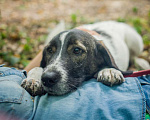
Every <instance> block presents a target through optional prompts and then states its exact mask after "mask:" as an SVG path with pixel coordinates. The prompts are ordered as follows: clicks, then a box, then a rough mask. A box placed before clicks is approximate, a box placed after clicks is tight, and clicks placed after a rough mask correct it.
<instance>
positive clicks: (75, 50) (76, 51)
mask: <svg viewBox="0 0 150 120" xmlns="http://www.w3.org/2000/svg"><path fill="white" fill-rule="evenodd" d="M82 52H83V50H82V49H80V48H78V47H76V48H74V50H73V53H74V54H81V53H82Z"/></svg>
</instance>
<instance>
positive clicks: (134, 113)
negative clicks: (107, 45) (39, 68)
mask: <svg viewBox="0 0 150 120" xmlns="http://www.w3.org/2000/svg"><path fill="white" fill-rule="evenodd" d="M0 73H2V74H0V75H1V77H0V113H1V111H2V112H5V113H7V117H8V116H11V117H12V116H16V117H17V118H20V119H29V120H135V119H136V120H141V119H143V120H144V118H145V112H146V99H145V95H144V92H143V90H144V89H142V87H141V85H140V82H139V81H138V79H137V78H126V82H124V83H123V84H121V85H116V86H113V87H109V86H106V85H104V84H102V83H100V82H97V81H96V80H95V79H91V80H89V81H86V82H84V83H83V85H82V86H81V87H79V88H78V90H76V91H74V92H72V93H69V94H66V95H64V96H50V95H48V94H45V95H43V96H36V97H35V98H34V102H33V100H32V99H31V96H30V95H29V94H28V93H27V92H26V91H25V90H24V89H23V88H21V87H20V83H21V81H22V79H23V78H25V75H24V73H23V72H22V71H18V70H16V69H14V68H6V67H0ZM148 94H149V93H148Z"/></svg>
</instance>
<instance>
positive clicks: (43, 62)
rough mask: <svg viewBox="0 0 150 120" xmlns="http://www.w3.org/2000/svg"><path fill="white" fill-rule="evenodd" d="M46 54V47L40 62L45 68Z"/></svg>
mask: <svg viewBox="0 0 150 120" xmlns="http://www.w3.org/2000/svg"><path fill="white" fill-rule="evenodd" d="M45 56H46V52H45V49H44V50H43V55H42V60H41V64H40V67H42V68H45V66H46V60H45Z"/></svg>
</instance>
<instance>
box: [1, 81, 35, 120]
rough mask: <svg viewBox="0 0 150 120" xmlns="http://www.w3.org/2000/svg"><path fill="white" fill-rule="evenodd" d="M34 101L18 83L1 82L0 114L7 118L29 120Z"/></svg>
mask: <svg viewBox="0 0 150 120" xmlns="http://www.w3.org/2000/svg"><path fill="white" fill-rule="evenodd" d="M33 105H34V104H33V100H32V98H31V96H30V95H29V93H28V92H27V91H25V90H24V89H23V88H22V87H21V86H20V85H19V84H18V83H17V82H15V80H14V81H12V80H8V79H4V80H0V114H1V113H5V114H6V115H7V117H9V118H12V117H15V118H19V119H29V118H30V117H31V116H32V112H33Z"/></svg>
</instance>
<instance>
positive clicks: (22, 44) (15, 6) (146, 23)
mask: <svg viewBox="0 0 150 120" xmlns="http://www.w3.org/2000/svg"><path fill="white" fill-rule="evenodd" d="M60 20H64V21H65V23H66V29H71V28H74V27H76V26H79V25H82V24H89V23H94V22H98V21H104V20H116V21H119V22H125V23H128V24H130V25H131V26H133V27H134V28H135V29H136V30H137V32H138V33H139V34H141V35H142V37H143V41H144V52H143V53H142V54H141V56H140V57H142V58H144V59H146V60H148V61H149V62H150V0H0V64H5V65H6V66H11V67H17V68H18V69H23V68H24V67H25V66H26V65H28V63H29V62H30V60H31V59H32V58H34V57H35V56H36V55H37V53H38V52H39V51H40V50H41V49H42V48H43V47H44V42H45V40H46V37H47V35H48V33H49V32H50V31H51V30H52V29H53V28H55V26H56V25H57V24H58V23H59V21H60Z"/></svg>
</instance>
